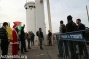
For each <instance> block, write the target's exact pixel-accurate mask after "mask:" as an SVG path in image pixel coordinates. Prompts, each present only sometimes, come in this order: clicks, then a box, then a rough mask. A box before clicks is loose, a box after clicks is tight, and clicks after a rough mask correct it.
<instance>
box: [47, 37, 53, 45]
mask: <svg viewBox="0 0 89 59" xmlns="http://www.w3.org/2000/svg"><path fill="white" fill-rule="evenodd" d="M48 44H49V45H50V46H51V45H52V41H51V38H49V43H48Z"/></svg>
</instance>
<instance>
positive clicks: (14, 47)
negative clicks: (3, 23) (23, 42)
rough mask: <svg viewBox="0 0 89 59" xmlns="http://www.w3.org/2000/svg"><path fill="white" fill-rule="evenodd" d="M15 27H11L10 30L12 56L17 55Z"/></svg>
mask: <svg viewBox="0 0 89 59" xmlns="http://www.w3.org/2000/svg"><path fill="white" fill-rule="evenodd" d="M16 27H17V26H16V25H14V26H13V30H12V38H13V39H12V55H18V34H17V32H16Z"/></svg>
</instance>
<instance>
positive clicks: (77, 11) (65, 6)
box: [0, 0, 89, 32]
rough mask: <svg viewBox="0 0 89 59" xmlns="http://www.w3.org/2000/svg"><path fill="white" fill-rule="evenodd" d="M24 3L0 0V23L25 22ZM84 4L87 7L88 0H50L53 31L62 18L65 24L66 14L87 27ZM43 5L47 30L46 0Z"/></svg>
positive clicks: (14, 0) (55, 30)
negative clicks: (79, 20)
mask: <svg viewBox="0 0 89 59" xmlns="http://www.w3.org/2000/svg"><path fill="white" fill-rule="evenodd" d="M28 1H33V0H28ZM25 3H26V0H0V23H2V22H4V21H7V22H10V23H11V26H12V25H13V22H14V21H21V22H22V23H23V24H26V10H25V9H24V4H25ZM86 5H88V8H89V0H70V1H69V0H50V8H51V19H52V29H53V32H58V31H59V26H60V24H59V22H60V20H63V21H64V23H65V24H66V23H67V19H66V18H67V16H68V15H72V16H73V20H74V22H75V21H76V19H77V18H80V19H81V20H82V23H84V24H85V25H86V26H88V27H89V22H88V19H87V13H86ZM44 6H45V22H46V27H47V30H48V18H47V7H46V0H44Z"/></svg>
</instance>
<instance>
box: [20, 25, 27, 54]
mask: <svg viewBox="0 0 89 59" xmlns="http://www.w3.org/2000/svg"><path fill="white" fill-rule="evenodd" d="M24 27H25V25H24V26H23V27H22V28H21V34H20V40H21V53H22V54H23V53H24V52H28V51H27V50H26V42H25V32H24ZM23 50H24V51H23Z"/></svg>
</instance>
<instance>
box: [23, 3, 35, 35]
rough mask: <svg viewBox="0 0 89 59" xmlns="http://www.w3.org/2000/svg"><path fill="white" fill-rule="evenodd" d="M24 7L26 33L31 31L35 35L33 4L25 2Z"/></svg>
mask: <svg viewBox="0 0 89 59" xmlns="http://www.w3.org/2000/svg"><path fill="white" fill-rule="evenodd" d="M24 7H25V9H26V26H27V32H28V31H32V32H33V33H34V34H35V33H36V19H35V2H27V3H26V4H25V6H24Z"/></svg>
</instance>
